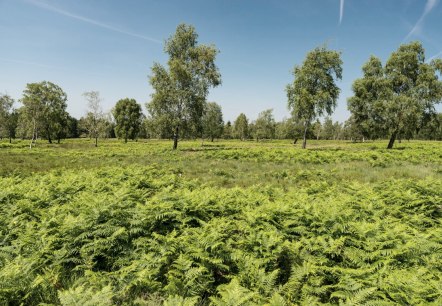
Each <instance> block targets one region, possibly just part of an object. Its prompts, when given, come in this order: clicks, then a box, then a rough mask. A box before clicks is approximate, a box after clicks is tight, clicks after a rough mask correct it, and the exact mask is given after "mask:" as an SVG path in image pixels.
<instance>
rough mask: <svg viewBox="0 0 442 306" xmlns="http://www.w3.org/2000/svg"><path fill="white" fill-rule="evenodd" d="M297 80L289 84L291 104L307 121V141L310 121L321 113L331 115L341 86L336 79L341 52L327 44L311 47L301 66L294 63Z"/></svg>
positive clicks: (340, 63) (295, 112)
mask: <svg viewBox="0 0 442 306" xmlns="http://www.w3.org/2000/svg"><path fill="white" fill-rule="evenodd" d="M293 76H294V81H293V83H292V84H289V85H287V87H286V92H287V98H288V108H289V109H290V110H291V111H292V115H293V116H294V117H296V118H297V119H298V120H300V121H302V122H303V123H304V142H303V146H302V147H303V148H305V147H306V134H307V130H308V127H309V125H310V123H311V122H312V121H313V120H314V119H316V118H317V117H319V116H322V115H331V114H332V113H333V111H334V109H335V107H336V103H337V99H338V97H339V92H340V89H339V87H338V86H337V85H336V80H340V79H342V60H341V54H340V53H339V52H337V51H332V50H327V49H326V48H325V47H321V48H316V49H314V50H312V51H310V52H309V53H308V54H307V56H306V59H305V60H304V62H303V64H302V66H295V68H294V70H293Z"/></svg>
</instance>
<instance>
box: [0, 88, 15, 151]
mask: <svg viewBox="0 0 442 306" xmlns="http://www.w3.org/2000/svg"><path fill="white" fill-rule="evenodd" d="M13 106H14V99H12V98H11V97H10V96H8V95H4V94H0V135H1V136H2V137H3V136H5V137H7V138H9V143H11V142H12V138H15V130H16V128H17V122H18V112H17V111H16V110H15V109H14V108H13Z"/></svg>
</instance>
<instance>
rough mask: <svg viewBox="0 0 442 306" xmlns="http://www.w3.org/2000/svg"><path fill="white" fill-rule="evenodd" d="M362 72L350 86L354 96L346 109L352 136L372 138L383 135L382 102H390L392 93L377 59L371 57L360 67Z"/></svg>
mask: <svg viewBox="0 0 442 306" xmlns="http://www.w3.org/2000/svg"><path fill="white" fill-rule="evenodd" d="M362 72H363V77H362V78H360V79H357V80H355V81H354V83H353V85H352V89H353V92H354V95H353V96H352V97H350V98H349V99H348V101H347V107H348V110H349V111H350V113H351V127H352V130H353V135H354V136H357V135H360V136H361V137H360V138H374V137H375V136H378V135H380V134H382V133H383V132H382V130H383V129H384V126H385V122H384V120H385V119H384V116H380V114H381V113H382V112H384V110H383V108H384V104H385V103H384V101H389V100H391V97H392V91H391V86H390V84H389V82H388V80H387V79H386V78H385V75H384V74H385V71H384V67H382V62H381V60H380V59H379V58H377V57H375V56H371V57H370V59H369V60H368V61H367V63H365V64H364V65H363V66H362ZM358 138H359V137H358Z"/></svg>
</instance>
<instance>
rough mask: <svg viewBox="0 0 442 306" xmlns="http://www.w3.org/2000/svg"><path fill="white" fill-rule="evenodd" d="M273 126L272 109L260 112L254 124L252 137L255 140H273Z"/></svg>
mask: <svg viewBox="0 0 442 306" xmlns="http://www.w3.org/2000/svg"><path fill="white" fill-rule="evenodd" d="M275 125H276V123H275V118H274V117H273V109H267V110H265V111H262V112H260V113H259V115H258V118H257V119H256V121H255V122H254V137H255V138H256V139H257V140H258V139H273V138H275Z"/></svg>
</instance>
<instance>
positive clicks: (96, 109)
mask: <svg viewBox="0 0 442 306" xmlns="http://www.w3.org/2000/svg"><path fill="white" fill-rule="evenodd" d="M83 96H84V97H85V99H86V101H87V103H88V113H87V115H86V118H85V119H86V120H85V125H86V128H87V130H88V132H89V136H90V137H91V138H94V139H95V147H97V146H98V137H99V136H100V135H102V134H103V131H104V129H105V125H104V118H103V117H104V115H103V110H102V109H101V98H100V93H99V92H98V91H87V92H85V93H83Z"/></svg>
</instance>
